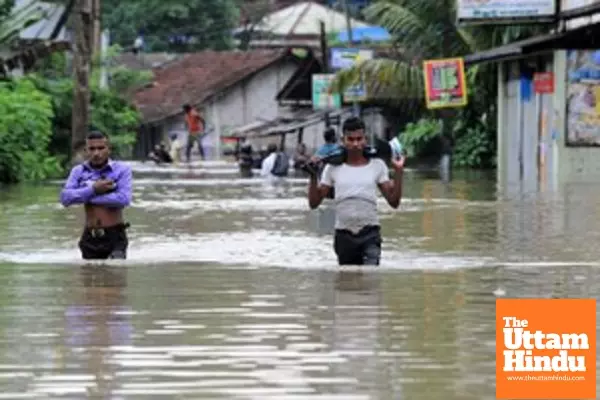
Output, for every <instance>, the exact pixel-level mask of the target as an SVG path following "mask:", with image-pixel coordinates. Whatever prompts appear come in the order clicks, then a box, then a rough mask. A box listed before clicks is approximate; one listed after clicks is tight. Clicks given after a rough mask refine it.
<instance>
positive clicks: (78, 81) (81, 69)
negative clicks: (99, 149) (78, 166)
mask: <svg viewBox="0 0 600 400" xmlns="http://www.w3.org/2000/svg"><path fill="white" fill-rule="evenodd" d="M93 1H94V0H75V7H74V11H75V13H74V15H73V16H74V19H75V21H74V25H75V46H74V49H73V109H72V116H71V129H72V131H71V161H72V162H73V163H77V162H80V161H81V160H82V159H83V151H84V144H85V138H86V136H87V132H88V125H89V121H90V70H91V58H92V57H91V56H92V49H93V47H94V24H93V15H92V10H93Z"/></svg>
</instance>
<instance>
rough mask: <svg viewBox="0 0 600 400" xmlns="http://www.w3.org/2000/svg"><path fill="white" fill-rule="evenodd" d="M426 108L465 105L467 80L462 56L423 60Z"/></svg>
mask: <svg viewBox="0 0 600 400" xmlns="http://www.w3.org/2000/svg"><path fill="white" fill-rule="evenodd" d="M423 75H424V78H425V101H426V103H427V108H429V109H436V108H451V107H464V106H465V105H467V82H466V77H465V65H464V61H463V59H462V58H445V59H440V60H427V61H424V62H423Z"/></svg>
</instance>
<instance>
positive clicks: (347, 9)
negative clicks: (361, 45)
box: [342, 0, 353, 47]
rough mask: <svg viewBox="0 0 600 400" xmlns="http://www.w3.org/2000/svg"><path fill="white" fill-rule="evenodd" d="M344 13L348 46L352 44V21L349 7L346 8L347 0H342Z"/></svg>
mask: <svg viewBox="0 0 600 400" xmlns="http://www.w3.org/2000/svg"><path fill="white" fill-rule="evenodd" d="M342 6H343V7H344V14H345V15H346V29H347V30H348V47H350V46H352V42H353V40H352V23H351V22H350V21H351V19H350V9H349V8H348V0H342Z"/></svg>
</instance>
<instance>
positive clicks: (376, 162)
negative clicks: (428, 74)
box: [308, 117, 404, 265]
mask: <svg viewBox="0 0 600 400" xmlns="http://www.w3.org/2000/svg"><path fill="white" fill-rule="evenodd" d="M342 131H343V144H344V147H345V149H346V159H345V161H344V162H343V163H341V164H340V165H332V164H327V165H326V166H325V169H324V170H323V175H322V177H321V182H320V184H318V183H317V176H316V174H314V173H313V174H312V175H311V178H310V184H309V187H308V203H309V205H310V208H311V209H315V208H317V207H318V206H319V205H320V204H321V202H322V201H323V199H324V198H325V197H327V196H328V195H329V193H330V191H331V189H332V188H333V189H334V191H335V200H334V201H335V211H336V221H335V236H334V244H333V246H334V249H335V252H336V254H337V257H338V263H339V264H340V265H379V260H380V257H381V242H382V240H381V232H380V226H379V219H378V217H377V188H379V191H380V192H381V194H382V195H383V197H385V199H386V200H387V202H388V204H389V205H390V206H391V207H393V208H398V206H399V205H400V198H401V197H402V175H403V171H404V158H403V157H400V158H398V159H393V160H392V161H391V163H392V165H393V167H394V179H393V180H391V179H390V178H389V170H388V167H387V166H386V164H385V162H384V161H383V160H381V159H380V158H367V157H366V156H365V147H366V145H367V138H366V135H365V125H364V123H363V122H362V121H361V120H360V119H359V118H355V117H352V118H349V119H347V120H346V121H345V122H344V125H343V127H342Z"/></svg>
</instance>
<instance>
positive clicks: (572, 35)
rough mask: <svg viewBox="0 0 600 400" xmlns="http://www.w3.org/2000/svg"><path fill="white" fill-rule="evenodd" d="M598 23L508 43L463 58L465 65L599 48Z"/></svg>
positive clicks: (599, 25)
mask: <svg viewBox="0 0 600 400" xmlns="http://www.w3.org/2000/svg"><path fill="white" fill-rule="evenodd" d="M599 35H600V22H597V23H594V24H590V25H585V26H581V27H578V28H575V29H571V30H568V31H566V32H560V33H550V34H546V35H541V36H536V37H533V38H530V39H525V40H521V41H518V42H514V43H509V44H506V45H504V46H500V47H495V48H493V49H489V50H485V51H482V52H479V53H473V54H470V55H468V56H466V57H465V64H467V65H474V64H480V63H486V62H501V61H509V60H516V59H520V58H523V57H526V56H528V55H535V54H543V53H547V52H551V51H554V50H570V49H573V50H576V49H595V48H598V47H600V36H599Z"/></svg>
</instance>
